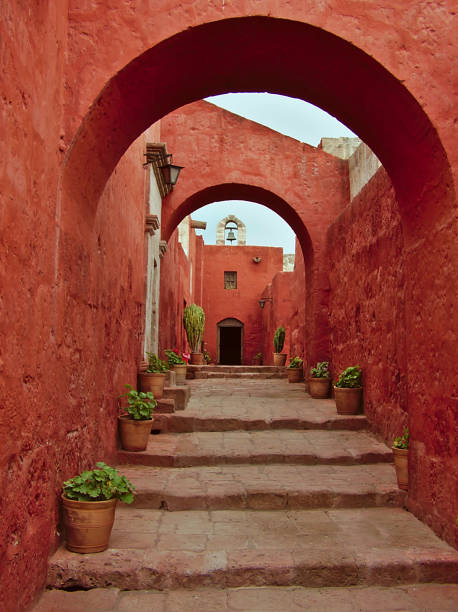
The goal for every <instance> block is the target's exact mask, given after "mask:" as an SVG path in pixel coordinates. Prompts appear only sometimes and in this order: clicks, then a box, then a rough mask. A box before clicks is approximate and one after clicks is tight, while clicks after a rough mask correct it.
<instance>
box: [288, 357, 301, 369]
mask: <svg viewBox="0 0 458 612" xmlns="http://www.w3.org/2000/svg"><path fill="white" fill-rule="evenodd" d="M303 363H304V361H303V360H302V359H301V358H300V357H297V356H296V357H293V358H292V359H291V361H290V362H289V366H288V368H293V369H298V368H302V364H303Z"/></svg>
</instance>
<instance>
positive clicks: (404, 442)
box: [393, 427, 409, 449]
mask: <svg viewBox="0 0 458 612" xmlns="http://www.w3.org/2000/svg"><path fill="white" fill-rule="evenodd" d="M393 448H404V449H407V448H409V428H408V427H406V428H405V429H404V433H403V434H402V436H398V437H397V438H395V439H394V441H393Z"/></svg>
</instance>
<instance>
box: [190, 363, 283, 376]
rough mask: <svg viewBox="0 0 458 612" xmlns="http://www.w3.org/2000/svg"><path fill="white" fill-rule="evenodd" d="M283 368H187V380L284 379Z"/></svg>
mask: <svg viewBox="0 0 458 612" xmlns="http://www.w3.org/2000/svg"><path fill="white" fill-rule="evenodd" d="M286 376H287V372H286V368H284V367H277V366H248V365H247V366H229V365H227V366H225V365H215V366H195V365H191V366H188V369H187V378H189V379H196V380H203V379H214V378H240V379H243V380H250V379H258V380H262V379H266V378H271V379H274V378H286Z"/></svg>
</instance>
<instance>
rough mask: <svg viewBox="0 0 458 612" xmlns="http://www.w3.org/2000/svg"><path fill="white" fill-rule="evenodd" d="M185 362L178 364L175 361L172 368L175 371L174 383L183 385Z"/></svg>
mask: <svg viewBox="0 0 458 612" xmlns="http://www.w3.org/2000/svg"><path fill="white" fill-rule="evenodd" d="M186 367H187V366H186V364H185V363H184V364H181V365H180V364H178V363H176V364H175V365H174V366H173V367H172V370H173V371H174V372H175V383H176V384H177V385H184V384H185V381H186Z"/></svg>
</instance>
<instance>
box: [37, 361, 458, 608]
mask: <svg viewBox="0 0 458 612" xmlns="http://www.w3.org/2000/svg"><path fill="white" fill-rule="evenodd" d="M265 376H271V374H269V373H268V371H267V369H266V374H265ZM187 384H188V385H189V386H190V387H191V389H192V394H191V399H190V401H189V403H188V405H187V407H186V408H185V410H182V411H179V412H174V413H171V414H163V415H160V416H159V417H158V423H159V424H160V425H161V427H162V432H161V434H159V435H152V436H150V441H149V444H148V448H147V450H146V451H145V452H141V453H129V452H125V451H120V452H119V463H120V470H121V471H122V473H124V474H126V476H127V477H128V478H129V479H130V480H132V482H133V483H134V484H135V486H136V488H137V495H136V500H135V502H134V504H133V506H122V505H120V506H119V507H118V509H117V514H116V521H115V526H114V529H113V533H112V536H111V541H110V548H109V549H108V550H106V551H105V552H102V553H98V554H91V555H78V554H75V553H71V552H69V551H67V550H66V549H65V548H60V549H59V550H58V551H57V552H56V554H55V555H54V556H53V557H52V558H51V559H50V563H49V573H48V589H49V590H48V591H46V592H45V593H44V594H43V596H42V598H41V600H40V602H39V603H38V604H37V606H36V607H35V612H64V611H65V612H83V611H84V612H87V611H89V610H90V611H91V612H92V611H94V612H109V611H116V612H127V611H128V612H132V611H133V610H135V612H143V611H145V612H146V611H154V612H183V611H185V610H189V611H190V612H194V611H198V612H255V611H256V612H269V611H274V612H289V611H291V612H293V611H294V612H296V611H300V610H307V611H309V612H314V611H318V610H319V611H320V612H321V611H324V610H325V611H326V612H333V611H334V612H363V611H364V612H377V611H379V612H382V611H383V612H390V611H394V610H405V611H409V612H433V611H434V612H439V611H442V612H446V611H450V612H452V611H455V610H456V609H457V606H458V586H457V585H456V583H457V578H458V553H457V552H456V551H454V550H453V549H452V548H451V547H449V546H448V545H447V544H446V543H445V542H443V541H441V540H440V539H439V538H437V537H436V536H435V535H434V534H433V532H432V531H431V530H430V529H429V528H428V527H426V526H425V525H424V524H422V523H421V522H419V521H418V520H417V519H415V518H414V517H413V515H411V514H410V513H409V512H407V511H406V510H405V509H404V507H403V505H404V504H405V493H404V492H403V491H400V490H399V489H398V487H397V484H396V477H395V472H394V468H393V465H392V463H391V461H392V453H391V450H390V449H389V448H388V447H387V446H386V445H385V444H384V443H383V442H381V441H380V440H378V439H377V438H376V437H375V436H374V435H373V434H371V433H370V431H369V427H368V423H367V421H366V418H365V417H364V415H358V416H338V415H337V414H336V409H335V404H334V401H333V400H332V399H326V400H314V399H311V398H310V396H309V395H308V394H307V393H306V392H305V391H304V383H297V384H289V383H288V382H287V380H286V379H285V378H264V377H263V374H262V370H260V373H259V375H258V377H250V378H248V379H244V378H243V376H241V375H240V376H239V377H237V378H217V377H214V378H207V379H201V380H192V381H188V383H187ZM165 430H167V431H165Z"/></svg>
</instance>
